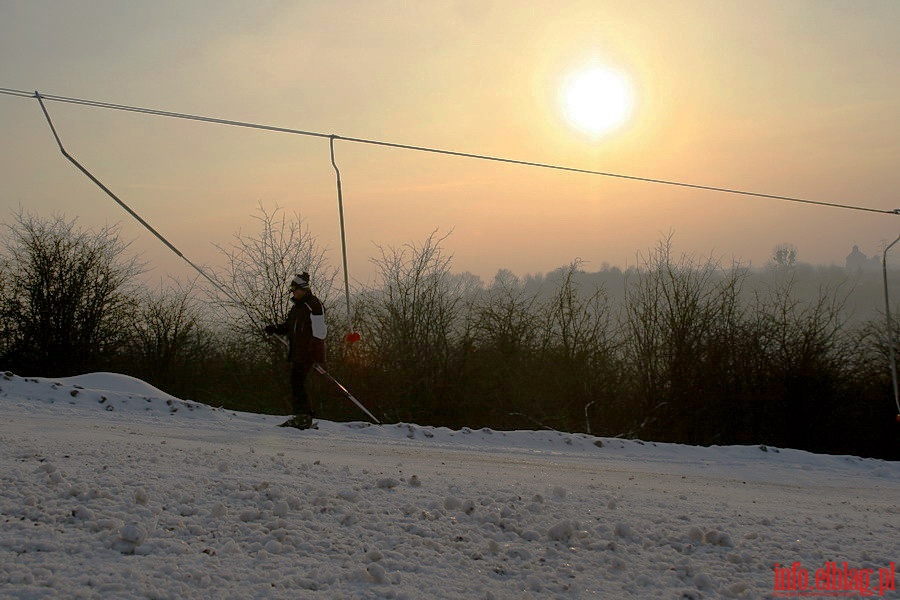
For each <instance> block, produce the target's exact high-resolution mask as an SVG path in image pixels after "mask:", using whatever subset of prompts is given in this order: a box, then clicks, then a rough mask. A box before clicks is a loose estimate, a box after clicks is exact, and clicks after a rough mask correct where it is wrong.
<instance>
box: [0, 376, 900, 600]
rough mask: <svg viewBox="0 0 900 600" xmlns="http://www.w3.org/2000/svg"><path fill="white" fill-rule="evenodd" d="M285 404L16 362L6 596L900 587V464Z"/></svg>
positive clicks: (9, 398) (2, 590)
mask: <svg viewBox="0 0 900 600" xmlns="http://www.w3.org/2000/svg"><path fill="white" fill-rule="evenodd" d="M281 420H283V418H277V417H272V416H262V415H254V414H247V413H235V412H232V411H226V410H222V409H216V408H211V407H209V406H205V405H202V404H197V403H194V402H190V401H185V400H180V399H178V398H174V397H172V396H169V395H168V394H166V393H164V392H162V391H160V390H157V389H155V388H153V387H152V386H150V385H148V384H146V383H144V382H142V381H139V380H135V379H133V378H129V377H124V376H122V375H116V374H110V373H97V374H90V375H84V376H81V377H73V378H68V379H59V380H54V379H43V378H22V377H18V376H15V375H11V374H7V375H6V376H3V377H2V378H0V474H2V475H0V477H2V481H0V483H2V485H0V522H2V528H0V596H2V597H4V598H58V597H65V598H173V599H174V598H235V599H237V598H240V599H244V598H313V597H322V598H467V599H468V598H515V599H520V598H529V597H534V598H546V597H558V598H594V597H599V598H727V597H736V598H767V597H784V596H786V595H794V596H796V595H797V592H799V591H803V592H806V594H805V595H807V596H811V595H817V594H820V595H822V596H828V595H830V596H834V595H835V592H836V591H844V592H846V591H847V590H836V589H824V588H823V587H819V588H818V589H815V586H816V584H817V580H816V574H817V571H818V572H819V573H820V574H822V575H823V577H824V578H823V579H822V582H821V585H826V584H827V585H830V586H831V588H834V586H835V585H836V583H835V582H836V580H837V578H836V577H833V576H832V577H830V578H829V577H828V574H829V573H830V572H833V571H829V569H832V567H831V566H830V563H835V565H836V566H835V567H834V568H835V569H837V568H845V569H856V570H857V573H858V574H860V575H861V574H864V573H870V574H871V577H870V579H869V587H870V589H871V591H873V593H875V594H876V595H877V594H878V593H879V591H880V592H884V594H885V596H891V595H894V597H896V592H895V591H893V590H892V589H890V588H891V587H892V586H895V582H893V580H891V579H890V576H891V574H892V573H894V572H895V571H892V570H891V569H892V567H893V563H895V561H896V560H897V558H898V555H900V508H898V499H900V464H898V463H891V462H885V461H877V460H863V459H859V458H855V457H840V456H837V457H836V456H821V455H814V454H809V453H806V452H799V451H793V450H785V449H776V448H763V447H757V446H751V447H714V448H697V447H690V446H679V445H671V444H654V443H649V442H638V441H627V440H618V439H600V438H595V437H591V436H586V435H575V434H562V433H558V432H553V431H540V432H526V431H519V432H501V431H492V430H468V429H464V430H461V431H451V430H449V429H444V428H428V427H421V426H417V425H411V424H399V425H385V426H372V425H368V424H365V423H333V422H321V423H320V429H319V430H311V431H297V430H293V429H283V428H279V427H277V426H276V425H277V424H278V423H279V422H281ZM844 563H847V564H846V566H845V565H844ZM776 565H779V567H778V569H782V568H787V569H791V568H793V569H794V570H793V571H790V570H788V571H781V570H775V568H776ZM867 570H870V571H867ZM804 571H805V572H807V573H808V575H809V578H810V579H809V584H808V585H809V586H810V589H807V590H790V589H784V588H785V586H786V585H788V584H790V583H792V582H793V581H794V574H795V573H796V574H798V575H800V574H802V573H803V572H804ZM848 572H849V571H848ZM848 579H849V578H848V577H842V580H844V581H845V582H846V580H848ZM797 581H798V582H799V583H802V580H800V579H799V578H798V579H797ZM855 581H858V582H859V583H862V580H861V579H857V580H855ZM879 585H880V587H879ZM779 588H782V589H779Z"/></svg>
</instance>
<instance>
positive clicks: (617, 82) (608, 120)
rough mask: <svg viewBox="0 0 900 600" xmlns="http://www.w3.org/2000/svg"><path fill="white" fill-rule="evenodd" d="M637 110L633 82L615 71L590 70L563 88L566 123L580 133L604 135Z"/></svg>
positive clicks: (576, 75)
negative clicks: (632, 87) (635, 108)
mask: <svg viewBox="0 0 900 600" xmlns="http://www.w3.org/2000/svg"><path fill="white" fill-rule="evenodd" d="M633 107H634V94H633V93H632V90H631V83H630V82H629V80H628V79H627V78H626V77H625V76H624V75H622V74H621V73H619V72H618V71H615V70H613V69H609V68H606V67H599V66H593V67H587V68H584V69H581V70H579V71H576V72H575V73H573V74H571V75H570V76H569V77H568V78H567V79H566V81H565V83H564V85H563V88H562V110H563V114H564V115H565V117H566V120H567V121H568V122H569V123H570V124H571V125H572V126H573V127H575V128H577V129H579V130H580V131H582V132H584V133H586V134H588V135H591V136H601V135H603V134H606V133H609V132H611V131H613V130H615V129H617V128H619V127H621V126H622V125H623V124H625V122H626V121H628V118H629V117H630V116H631V112H632V109H633Z"/></svg>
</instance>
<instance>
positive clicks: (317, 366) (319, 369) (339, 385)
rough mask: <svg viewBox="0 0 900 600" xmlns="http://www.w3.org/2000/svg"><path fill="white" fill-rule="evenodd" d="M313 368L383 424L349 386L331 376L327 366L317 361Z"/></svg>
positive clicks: (371, 417)
mask: <svg viewBox="0 0 900 600" xmlns="http://www.w3.org/2000/svg"><path fill="white" fill-rule="evenodd" d="M313 369H314V370H315V371H316V373H318V374H319V375H321V376H322V377H324V378H325V379H327V380H328V381H330V382H331V383H332V384H334V386H335V387H336V388H337V389H338V390H340V392H341V394H343V395H344V397H345V398H347V399H348V400H350V401H351V402H353V404H355V405H356V406H357V407H359V409H360V410H361V411H363V412H364V413H366V415H367V416H368V417H369V418H370V419H372V421H374V422H375V424H377V425H381V421H379V420H378V419H377V418H375V415H373V414H372V413H370V412H369V409H367V408H366V407H365V406H363V404H362V402H360V401H359V400H357V399H356V398H354V397H353V394H351V393H350V390H348V389H347V388H345V387H344V386H343V384H342V383H341V382H340V381H338V380H337V379H335V378H334V377H332V376H331V373H329V372H328V371H326V370H325V368H324V367H323V366H322V365H320V364H318V363H316V364H315V365H313Z"/></svg>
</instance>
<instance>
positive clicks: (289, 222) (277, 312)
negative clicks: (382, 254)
mask: <svg viewBox="0 0 900 600" xmlns="http://www.w3.org/2000/svg"><path fill="white" fill-rule="evenodd" d="M253 219H254V220H255V221H256V222H257V225H258V229H257V231H256V232H255V233H250V234H245V233H242V232H240V231H238V232H237V233H236V234H235V236H234V238H235V239H234V243H233V244H232V245H231V246H230V247H228V248H225V247H222V246H217V248H218V249H219V251H220V252H221V254H222V255H223V256H224V257H225V259H226V266H225V268H224V270H221V271H220V272H218V273H217V274H216V276H217V279H218V280H219V281H220V282H221V283H222V285H223V288H224V289H225V290H227V293H226V292H225V291H222V290H213V292H212V293H213V296H214V298H215V301H216V303H217V304H218V305H219V306H221V307H223V308H224V309H225V310H226V315H227V316H226V322H227V325H228V326H229V327H230V328H231V329H232V330H234V332H235V333H237V334H239V335H240V336H242V337H245V338H247V339H248V340H252V339H256V340H260V339H262V330H263V328H264V327H265V326H266V325H267V324H269V323H280V322H282V321H284V320H285V318H286V316H287V310H288V307H289V306H288V300H289V296H288V293H287V285H288V282H289V281H290V280H291V278H292V277H293V276H294V275H295V274H297V273H300V272H302V271H306V272H308V273H309V274H310V275H311V278H312V282H313V285H314V286H315V290H316V296H318V298H319V299H320V300H321V301H322V303H323V304H324V305H326V307H327V306H329V304H330V302H329V299H330V296H332V295H333V292H332V290H333V287H334V280H335V278H336V277H337V270H336V269H334V268H332V267H330V266H329V265H328V261H327V259H326V256H325V250H324V249H323V248H322V247H320V246H319V244H318V242H317V241H316V238H315V237H314V236H313V235H312V234H311V233H310V231H309V228H308V227H307V226H306V224H305V223H304V220H303V217H302V216H301V215H300V213H295V214H294V215H292V216H291V217H290V218H289V217H288V215H287V214H285V213H284V211H283V210H282V209H281V208H279V207H277V206H276V207H275V208H274V209H272V210H271V211H268V210H266V209H265V207H263V205H262V204H260V206H259V211H258V214H257V215H255V216H253Z"/></svg>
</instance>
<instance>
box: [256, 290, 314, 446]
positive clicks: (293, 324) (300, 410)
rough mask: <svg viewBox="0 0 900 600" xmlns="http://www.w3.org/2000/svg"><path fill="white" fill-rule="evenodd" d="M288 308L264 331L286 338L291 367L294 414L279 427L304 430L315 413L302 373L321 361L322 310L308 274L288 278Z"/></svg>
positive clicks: (305, 373) (310, 424)
mask: <svg viewBox="0 0 900 600" xmlns="http://www.w3.org/2000/svg"><path fill="white" fill-rule="evenodd" d="M290 290H291V302H293V306H291V310H290V311H289V312H288V316H287V321H285V322H284V323H280V324H277V325H267V326H266V333H268V334H279V335H283V336H285V337H287V341H288V352H287V358H288V362H289V363H290V366H291V404H292V408H293V410H294V416H293V417H292V418H291V419H289V420H287V421H285V422H284V423H283V424H282V427H296V428H298V429H308V428H309V427H312V425H313V419H314V418H315V412H314V411H313V409H312V406H311V405H310V402H309V396H308V395H307V393H306V376H307V375H308V374H309V371H310V370H311V369H312V367H313V365H314V364H316V363H319V364H321V365H324V364H325V335H326V333H327V332H328V328H327V326H326V325H325V309H324V308H323V307H322V302H320V301H319V299H318V298H316V297H315V295H313V293H312V291H311V290H310V286H309V273H300V274H299V275H296V276H295V277H294V278H293V279H292V280H291V287H290Z"/></svg>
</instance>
